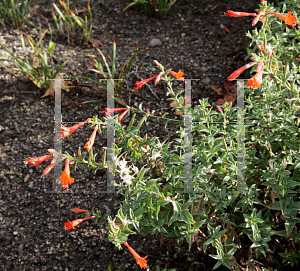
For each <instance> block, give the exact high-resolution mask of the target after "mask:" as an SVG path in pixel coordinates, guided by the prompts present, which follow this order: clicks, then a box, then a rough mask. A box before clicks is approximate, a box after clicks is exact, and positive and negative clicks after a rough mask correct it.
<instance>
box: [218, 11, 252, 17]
mask: <svg viewBox="0 0 300 271" xmlns="http://www.w3.org/2000/svg"><path fill="white" fill-rule="evenodd" d="M256 15H257V14H256V13H248V12H236V11H232V10H227V11H226V12H225V14H224V15H222V17H223V16H230V17H245V16H253V17H255V16H256Z"/></svg>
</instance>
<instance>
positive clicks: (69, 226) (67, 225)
mask: <svg viewBox="0 0 300 271" xmlns="http://www.w3.org/2000/svg"><path fill="white" fill-rule="evenodd" d="M90 218H93V217H91V216H88V217H86V218H82V219H76V220H73V221H70V220H69V219H68V222H66V223H64V226H65V229H64V230H63V231H62V232H64V231H69V230H71V229H74V227H76V226H77V225H78V224H80V223H81V222H83V221H84V220H87V219H90ZM62 232H60V233H62Z"/></svg>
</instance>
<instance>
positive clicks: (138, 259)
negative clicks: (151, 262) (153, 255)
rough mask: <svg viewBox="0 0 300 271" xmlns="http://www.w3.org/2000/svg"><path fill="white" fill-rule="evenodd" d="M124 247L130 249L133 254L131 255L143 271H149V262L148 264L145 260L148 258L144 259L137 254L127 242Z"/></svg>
mask: <svg viewBox="0 0 300 271" xmlns="http://www.w3.org/2000/svg"><path fill="white" fill-rule="evenodd" d="M124 245H125V246H126V247H127V248H128V249H129V251H130V252H131V254H132V255H133V257H134V258H135V259H136V263H137V264H138V265H139V266H140V267H141V268H142V269H143V268H145V269H147V268H148V265H147V262H146V260H145V259H146V258H147V257H148V256H146V257H144V258H142V257H141V256H140V255H139V254H137V253H136V252H135V251H134V249H133V248H132V247H130V246H129V245H128V243H127V242H125V243H124Z"/></svg>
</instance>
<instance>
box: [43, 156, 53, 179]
mask: <svg viewBox="0 0 300 271" xmlns="http://www.w3.org/2000/svg"><path fill="white" fill-rule="evenodd" d="M52 161H53V160H52ZM54 165H55V163H52V162H51V164H50V165H49V166H48V167H46V168H45V170H44V172H43V176H45V175H47V174H48V173H49V172H50V171H51V169H52V168H53V167H54Z"/></svg>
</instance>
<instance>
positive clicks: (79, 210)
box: [71, 208, 89, 213]
mask: <svg viewBox="0 0 300 271" xmlns="http://www.w3.org/2000/svg"><path fill="white" fill-rule="evenodd" d="M71 211H72V212H74V213H82V212H89V210H82V209H79V208H74V209H71Z"/></svg>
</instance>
